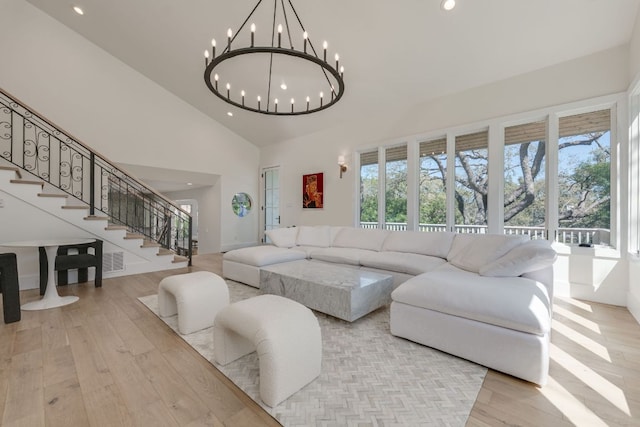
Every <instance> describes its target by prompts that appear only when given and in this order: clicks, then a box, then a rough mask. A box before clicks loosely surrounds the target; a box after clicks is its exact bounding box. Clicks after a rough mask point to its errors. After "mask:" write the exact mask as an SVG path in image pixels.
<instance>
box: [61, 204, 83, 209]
mask: <svg viewBox="0 0 640 427" xmlns="http://www.w3.org/2000/svg"><path fill="white" fill-rule="evenodd" d="M62 209H89V206H82V205H64V206H62Z"/></svg>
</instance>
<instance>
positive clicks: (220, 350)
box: [213, 295, 322, 407]
mask: <svg viewBox="0 0 640 427" xmlns="http://www.w3.org/2000/svg"><path fill="white" fill-rule="evenodd" d="M254 350H255V351H257V352H258V359H259V361H260V397H261V398H262V401H263V402H264V403H266V404H267V405H269V406H271V407H274V406H276V405H277V404H279V403H280V402H282V401H283V400H285V399H287V398H288V397H289V396H291V395H292V394H294V393H295V392H296V391H298V390H300V389H301V388H302V387H304V386H305V385H307V384H309V383H310V382H311V381H313V380H314V379H315V378H316V377H317V376H318V375H320V366H321V364H322V337H321V334H320V325H319V324H318V319H316V316H315V315H314V314H313V313H312V312H311V310H309V309H308V308H307V307H305V306H303V305H302V304H300V303H298V302H295V301H293V300H290V299H287V298H283V297H280V296H277V295H260V296H257V297H253V298H249V299H246V300H243V301H239V302H237V303H234V304H231V305H229V306H228V307H226V308H223V309H222V310H220V312H219V313H218V316H217V317H216V320H215V323H214V325H213V351H214V358H215V361H216V362H217V363H219V364H221V365H226V364H228V363H231V362H233V361H234V360H236V359H238V358H240V357H242V356H244V355H246V354H249V353H251V352H252V351H254Z"/></svg>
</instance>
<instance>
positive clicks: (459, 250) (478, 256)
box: [447, 233, 529, 273]
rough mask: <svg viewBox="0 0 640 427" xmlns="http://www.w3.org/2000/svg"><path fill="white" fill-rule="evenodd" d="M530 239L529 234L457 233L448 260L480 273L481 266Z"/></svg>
mask: <svg viewBox="0 0 640 427" xmlns="http://www.w3.org/2000/svg"><path fill="white" fill-rule="evenodd" d="M528 240H529V237H528V236H507V235H502V234H464V233H461V234H456V235H455V237H454V238H453V244H452V245H451V250H450V251H449V254H448V255H447V261H449V263H451V264H452V265H454V266H456V267H458V268H461V269H463V270H467V271H471V272H474V273H479V272H480V267H482V266H485V265H487V264H490V263H492V262H493V261H495V260H497V259H498V258H500V257H501V256H503V255H504V254H506V253H507V252H509V251H510V250H511V249H513V248H515V247H516V246H519V245H521V244H523V243H525V242H527V241H528Z"/></svg>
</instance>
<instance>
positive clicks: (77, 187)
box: [0, 89, 192, 277]
mask: <svg viewBox="0 0 640 427" xmlns="http://www.w3.org/2000/svg"><path fill="white" fill-rule="evenodd" d="M3 193H4V194H3ZM5 194H6V195H5ZM2 198H5V199H7V200H6V201H2V203H3V204H5V205H6V206H4V205H0V216H1V217H2V218H1V220H0V221H2V224H1V226H2V227H3V228H2V229H4V230H10V231H11V233H7V232H6V231H5V233H4V234H5V236H3V235H0V243H2V242H3V241H5V242H6V241H8V240H21V239H16V238H10V239H8V238H7V237H8V236H7V235H9V234H11V235H12V236H14V235H16V232H17V230H18V229H23V231H24V233H25V235H26V234H28V233H29V231H30V229H31V231H32V234H33V233H35V232H37V229H38V226H41V223H43V222H46V223H47V226H46V227H45V230H50V231H51V232H53V231H55V233H57V234H60V233H63V234H64V233H68V236H69V237H79V236H84V237H94V238H98V239H101V240H103V241H104V242H105V250H104V255H105V257H104V259H103V263H104V265H105V267H104V269H105V270H104V273H105V274H104V277H113V276H118V275H124V274H136V273H142V272H149V271H157V270H165V269H170V268H180V267H184V266H186V265H191V253H192V251H191V249H190V248H191V243H192V236H191V216H190V215H189V214H188V213H187V212H185V211H183V210H182V209H181V208H180V207H179V206H177V205H175V204H174V203H173V202H172V201H170V200H168V199H166V198H165V197H164V196H162V195H161V194H159V193H157V192H156V191H155V190H153V189H152V188H150V187H148V186H147V185H145V184H144V183H142V182H140V181H138V180H137V179H135V178H134V177H132V176H130V175H129V174H127V173H126V172H125V171H123V170H121V169H120V168H118V167H117V166H115V165H114V164H113V163H112V162H110V161H109V160H107V159H106V158H104V157H103V156H101V155H100V154H98V153H96V152H95V151H93V150H92V149H90V148H89V147H88V146H87V145H85V144H83V143H81V142H79V141H78V140H77V139H76V138H73V137H72V136H70V135H69V134H68V133H67V132H64V131H62V130H61V129H59V128H58V127H56V126H54V125H53V124H51V123H50V122H49V121H48V120H46V119H44V118H42V117H41V116H40V115H38V114H36V113H34V112H33V110H32V109H30V108H29V107H27V106H25V105H24V104H22V103H21V102H19V101H17V100H16V98H15V97H13V96H11V95H9V94H7V93H6V92H4V91H3V90H2V89H0V199H2ZM5 202H10V203H5ZM16 209H17V210H16ZM33 218H37V222H38V224H37V225H36V224H35V223H34V222H33V221H32V220H31V219H33ZM7 221H11V224H10V225H9V224H8V223H7ZM7 227H9V228H7ZM0 234H1V233H0ZM42 234H46V232H45V233H42ZM42 234H41V235H38V236H36V237H43V238H45V237H47V236H43V235H42ZM36 237H32V238H36ZM56 237H63V236H60V235H57V236H56ZM26 239H27V237H25V240H26ZM2 250H5V248H0V251H2ZM5 251H6V250H5ZM178 251H180V253H187V256H186V257H183V256H178V255H176V254H177V253H178Z"/></svg>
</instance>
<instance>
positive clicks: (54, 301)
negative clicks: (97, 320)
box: [20, 245, 79, 310]
mask: <svg viewBox="0 0 640 427" xmlns="http://www.w3.org/2000/svg"><path fill="white" fill-rule="evenodd" d="M44 249H45V251H46V252H47V263H48V264H49V265H48V277H47V288H46V289H45V291H44V296H43V297H42V298H41V299H39V300H38V301H33V302H28V303H26V304H23V305H22V307H20V308H21V309H23V310H44V309H47V308H54V307H62V306H63V305H67V304H71V303H74V302H76V301H78V299H79V297H77V296H75V295H71V296H65V297H61V296H60V295H58V289H57V287H56V280H55V266H56V255H57V254H58V245H55V246H45V248H44Z"/></svg>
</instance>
